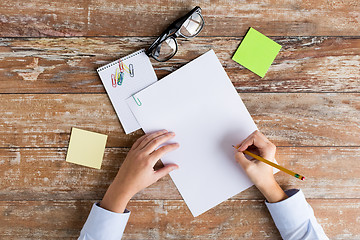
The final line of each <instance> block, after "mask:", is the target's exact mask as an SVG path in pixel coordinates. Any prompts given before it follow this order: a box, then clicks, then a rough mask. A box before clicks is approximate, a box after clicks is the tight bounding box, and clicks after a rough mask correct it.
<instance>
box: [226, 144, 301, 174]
mask: <svg viewBox="0 0 360 240" xmlns="http://www.w3.org/2000/svg"><path fill="white" fill-rule="evenodd" d="M233 147H234V148H236V147H235V146H234V145H233ZM236 149H237V148H236ZM243 153H244V154H246V155H248V156H250V157H253V158H255V159H256V160H259V161H261V162H264V163H266V164H269V165H270V166H272V167H274V168H277V169H279V170H281V171H283V172H286V173H287V174H289V175H291V176H294V177H296V178H298V179H300V180H304V179H305V177H304V176H302V175H300V174H298V173H295V172H293V171H291V170H289V169H286V168H284V167H282V166H280V165H278V164H276V163H273V162H271V161H269V160H266V159H265V158H263V157H260V156H258V155H256V154H254V153H252V152H249V151H247V150H245V151H243Z"/></svg>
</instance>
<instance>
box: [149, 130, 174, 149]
mask: <svg viewBox="0 0 360 240" xmlns="http://www.w3.org/2000/svg"><path fill="white" fill-rule="evenodd" d="M174 136H175V133H173V132H168V133H165V134H163V135H160V136H158V137H155V138H153V139H152V140H151V141H150V142H149V143H148V144H147V145H146V146H144V148H143V149H144V151H145V152H146V153H148V154H150V153H152V152H153V151H155V149H156V148H158V147H159V146H160V145H161V144H163V143H166V142H167V141H169V140H170V139H171V138H173V137H174Z"/></svg>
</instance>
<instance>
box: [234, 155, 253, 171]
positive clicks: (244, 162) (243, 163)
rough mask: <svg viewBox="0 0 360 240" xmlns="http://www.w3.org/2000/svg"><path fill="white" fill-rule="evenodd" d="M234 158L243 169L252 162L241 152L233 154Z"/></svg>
mask: <svg viewBox="0 0 360 240" xmlns="http://www.w3.org/2000/svg"><path fill="white" fill-rule="evenodd" d="M235 159H236V161H237V162H238V163H239V164H240V166H241V167H242V168H243V169H244V170H246V169H247V168H248V167H249V166H250V164H251V163H252V162H251V161H249V160H248V159H247V158H246V157H245V155H244V154H243V153H242V152H237V153H236V154H235Z"/></svg>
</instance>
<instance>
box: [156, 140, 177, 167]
mask: <svg viewBox="0 0 360 240" xmlns="http://www.w3.org/2000/svg"><path fill="white" fill-rule="evenodd" d="M179 146H180V145H179V144H178V143H172V144H168V145H165V146H162V147H161V148H159V149H158V150H156V151H154V152H153V153H151V154H150V156H151V158H152V159H153V162H154V164H155V163H156V162H157V161H158V160H159V159H160V158H162V156H164V155H165V154H166V153H168V152H171V151H174V150H175V149H178V148H179Z"/></svg>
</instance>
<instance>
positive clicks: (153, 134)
mask: <svg viewBox="0 0 360 240" xmlns="http://www.w3.org/2000/svg"><path fill="white" fill-rule="evenodd" d="M165 133H167V131H166V130H165V129H164V130H160V131H157V132H154V133H150V134H147V135H146V137H145V138H144V139H143V140H142V141H141V142H140V144H139V146H138V148H140V149H142V148H144V147H145V146H146V145H147V144H148V143H149V142H150V141H151V140H152V139H154V138H156V137H158V136H160V135H162V134H165Z"/></svg>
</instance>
